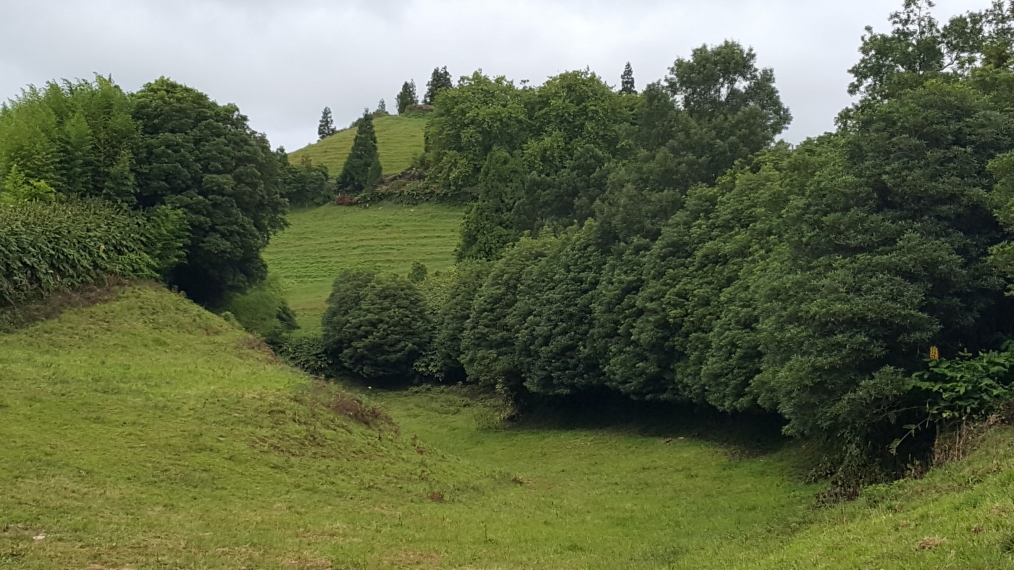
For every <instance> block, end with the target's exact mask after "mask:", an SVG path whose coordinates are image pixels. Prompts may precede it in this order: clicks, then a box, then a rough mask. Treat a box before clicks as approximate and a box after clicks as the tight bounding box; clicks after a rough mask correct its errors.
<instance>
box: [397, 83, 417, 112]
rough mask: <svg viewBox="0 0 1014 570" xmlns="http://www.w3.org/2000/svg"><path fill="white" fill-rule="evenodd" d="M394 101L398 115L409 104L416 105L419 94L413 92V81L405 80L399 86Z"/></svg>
mask: <svg viewBox="0 0 1014 570" xmlns="http://www.w3.org/2000/svg"><path fill="white" fill-rule="evenodd" d="M395 101H396V102H397V103H398V114H399V115H401V114H403V113H404V112H405V109H407V108H408V106H409V105H418V104H419V96H418V95H416V93H415V81H406V82H405V83H404V84H403V85H402V86H401V92H400V93H398V97H397V98H395Z"/></svg>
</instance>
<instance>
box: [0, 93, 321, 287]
mask: <svg viewBox="0 0 1014 570" xmlns="http://www.w3.org/2000/svg"><path fill="white" fill-rule="evenodd" d="M327 185H328V174H327V170H326V169H325V168H323V167H319V166H313V165H310V164H307V163H304V164H302V165H300V166H292V165H290V164H289V163H288V160H287V158H286V155H285V151H284V149H278V150H274V151H273V150H272V149H271V147H270V145H269V143H268V141H267V138H266V137H265V136H264V135H263V134H260V133H257V132H255V131H254V130H253V129H251V128H250V126H249V124H248V120H247V117H246V116H244V115H243V114H242V113H240V111H239V109H238V108H237V107H236V106H235V105H231V104H228V105H220V104H218V103H216V102H214V101H212V100H211V99H210V98H209V97H208V96H207V95H205V94H204V93H201V92H200V91H198V90H196V89H193V88H191V87H187V86H185V85H182V84H179V83H176V82H174V81H171V80H169V79H166V78H160V79H157V80H155V81H153V82H151V83H149V84H147V85H145V86H144V87H143V88H142V89H140V90H139V91H137V92H136V93H127V92H125V91H123V90H122V89H120V87H118V86H117V85H116V84H115V83H114V82H113V81H112V80H111V79H110V78H106V77H101V76H96V77H95V79H94V81H76V82H71V81H63V82H50V83H48V84H46V85H45V86H44V87H42V88H36V87H29V88H27V89H25V90H23V92H22V93H21V95H20V96H19V97H17V98H15V99H12V100H11V101H9V102H8V103H6V104H4V105H3V106H2V107H0V189H2V191H0V202H7V203H19V204H41V203H45V202H59V203H60V204H63V206H62V209H59V210H55V211H54V212H57V213H58V215H54V216H53V217H52V224H57V223H64V225H65V226H66V227H68V228H69V227H74V228H78V230H80V231H87V228H88V227H90V226H88V223H91V224H94V223H96V222H97V221H98V220H99V219H100V218H101V216H99V215H96V214H95V213H94V212H96V211H107V210H109V209H110V208H111V209H112V210H110V211H111V212H123V214H124V215H125V216H127V217H126V218H123V222H122V225H123V226H124V227H129V226H130V224H131V223H133V222H131V221H130V220H135V219H140V220H148V222H150V223H152V224H154V227H164V226H165V224H166V223H169V224H170V225H173V227H174V228H175V230H174V231H169V232H166V240H167V241H165V242H164V243H163V244H162V245H158V244H154V243H152V242H151V240H150V239H146V240H145V241H144V242H143V243H141V244H138V245H139V246H143V247H142V249H144V248H147V249H150V250H152V253H153V255H154V254H155V253H157V251H158V249H159V248H160V247H163V246H164V247H166V248H176V249H179V255H172V254H167V255H161V254H160V255H158V256H156V257H163V258H168V259H171V260H173V263H166V264H161V263H155V264H154V267H157V269H158V272H159V273H160V274H161V275H160V276H161V277H162V278H163V279H164V281H165V283H166V284H167V285H169V286H170V287H174V288H178V289H179V290H181V291H184V292H186V294H187V295H188V296H189V297H190V298H192V299H194V300H195V301H198V302H200V303H202V304H205V305H207V306H220V305H222V304H223V303H225V302H226V301H227V299H228V298H230V297H231V296H234V295H237V294H241V293H243V292H245V291H247V290H248V289H250V288H251V287H254V286H256V285H258V284H259V283H261V282H263V281H264V279H265V277H266V275H267V265H266V264H265V263H264V261H263V259H262V258H261V250H263V248H264V247H265V246H266V245H267V243H268V240H269V239H270V238H271V236H272V235H273V234H275V233H276V232H278V231H280V230H281V229H283V228H284V227H285V225H286V222H285V212H286V208H287V207H288V205H289V203H290V201H291V202H294V203H297V204H301V203H314V202H319V201H320V196H321V195H322V194H324V193H326V192H327ZM95 201H99V204H95ZM40 208H41V209H40ZM74 208H77V209H78V210H79V211H80V220H81V222H80V224H78V225H74V224H70V222H66V223H65V222H64V221H65V220H69V219H71V218H73V215H72V213H71V211H73V210H74ZM68 209H69V210H68ZM34 211H38V212H47V211H49V210H46V209H45V208H43V207H41V206H31V205H25V206H21V207H19V209H17V210H10V212H22V213H23V217H22V220H23V221H22V222H21V223H19V224H18V226H19V227H17V228H16V227H14V226H8V227H5V228H0V233H4V235H5V236H7V237H10V236H11V235H13V234H11V233H10V232H18V231H28V230H25V224H29V223H30V224H36V225H39V224H41V225H42V226H46V224H47V221H46V220H47V218H46V216H45V215H42V214H37V213H34V214H33V213H32V212H34ZM12 215H13V214H12ZM108 215H109V216H110V219H113V218H116V217H117V216H118V215H114V214H113V213H110V214H108ZM117 219H119V218H117ZM61 220H64V221H61ZM160 220H161V221H160ZM165 220H168V222H166V221H165ZM86 221H88V223H85V222H86ZM67 224H70V225H67ZM60 227H64V226H60ZM55 228H56V226H55V225H54V226H53V227H36V228H35V229H32V230H31V231H30V232H29V233H30V234H31V235H38V236H45V235H50V234H52V233H53V232H56V231H57V230H56V229H55ZM104 229H105V228H101V227H95V228H93V231H96V232H99V233H101V231H104ZM78 230H75V231H78ZM176 230H178V231H176ZM60 231H61V232H62V231H64V230H60ZM111 231H112V230H111ZM57 233H59V232H57ZM114 233H115V237H116V238H117V239H119V240H121V241H122V240H123V239H126V238H124V236H128V235H130V234H129V232H127V231H126V230H123V231H120V230H115V231H114ZM142 233H143V232H142ZM177 234H179V235H177ZM25 235H28V234H25ZM40 239H41V238H40ZM82 243H83V242H82ZM36 245H39V247H37V248H34V249H32V250H31V251H29V250H28V249H25V248H21V249H18V248H5V250H4V251H3V252H0V257H3V258H4V259H3V262H2V263H0V265H4V266H5V267H8V268H18V267H21V268H22V269H25V270H26V271H27V269H26V268H30V267H33V268H34V269H33V271H37V272H39V274H40V275H41V274H44V273H46V272H53V271H54V266H53V264H54V263H56V258H53V259H50V260H49V261H46V260H45V259H42V258H38V259H37V257H38V255H41V252H43V251H46V250H45V248H44V247H42V244H36ZM54 247H55V245H54ZM124 247H126V246H124ZM60 251H63V250H60ZM104 251H108V249H104ZM91 253H92V252H88V254H89V255H90V254H91ZM29 254H31V255H29ZM54 255H55V253H54ZM26 256H27V257H26ZM85 259H87V256H86V257H82V258H81V260H80V262H81V263H85V261H84V260H85ZM40 264H41V265H40ZM112 265H113V266H115V264H112ZM98 266H104V265H102V264H99V265H97V266H96V267H98ZM11 271H14V270H13V269H12V270H11ZM68 271H69V269H68ZM133 273H138V272H136V271H135V272H132V274H133ZM84 274H88V275H91V274H92V272H90V270H87V271H85V272H84ZM10 277H11V274H7V273H6V272H5V276H4V278H5V279H8V278H10ZM65 277H66V275H65ZM71 282H73V280H71ZM25 283H27V282H25ZM23 285H24V286H25V287H28V285H25V284H24V283H23ZM29 288H31V287H29Z"/></svg>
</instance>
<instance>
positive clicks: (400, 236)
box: [264, 204, 464, 329]
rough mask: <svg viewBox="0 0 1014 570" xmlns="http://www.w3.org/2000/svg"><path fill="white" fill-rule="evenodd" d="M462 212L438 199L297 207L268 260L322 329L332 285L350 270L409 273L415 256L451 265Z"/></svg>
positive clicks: (307, 318)
mask: <svg viewBox="0 0 1014 570" xmlns="http://www.w3.org/2000/svg"><path fill="white" fill-rule="evenodd" d="M463 211H464V210H463V209H462V208H460V207H452V206H440V205H436V204H421V205H418V206H402V205H392V204H379V205H374V206H371V207H369V208H364V207H358V206H356V207H343V206H331V205H328V206H322V207H320V208H314V209H310V210H301V211H296V212H292V213H291V214H290V215H289V223H290V226H289V228H287V229H286V230H285V231H284V232H282V233H281V234H279V235H277V236H275V237H274V238H272V240H271V244H270V245H269V246H268V248H267V249H266V250H265V251H264V259H265V260H267V262H268V267H269V268H270V269H269V270H270V272H271V274H272V275H276V276H278V277H280V278H281V279H282V282H283V285H284V286H285V288H286V295H287V297H288V300H289V304H290V306H291V307H292V309H293V310H294V311H295V312H296V315H297V317H298V319H299V323H300V325H302V326H303V327H304V328H311V329H312V328H319V327H320V317H321V315H323V314H324V308H325V301H326V300H327V296H328V294H329V293H330V291H331V284H332V283H333V282H334V279H335V277H337V276H338V274H339V273H341V272H342V271H344V270H346V269H366V270H371V271H394V272H397V273H401V274H402V275H405V274H407V273H408V271H409V270H410V269H411V267H412V263H413V262H416V261H418V262H420V263H423V264H425V265H426V267H427V269H428V270H429V271H430V272H431V273H432V272H434V271H439V270H441V269H446V268H448V267H450V266H451V265H452V264H453V263H454V248H455V247H456V246H457V244H458V239H459V236H460V226H461V217H462V215H463Z"/></svg>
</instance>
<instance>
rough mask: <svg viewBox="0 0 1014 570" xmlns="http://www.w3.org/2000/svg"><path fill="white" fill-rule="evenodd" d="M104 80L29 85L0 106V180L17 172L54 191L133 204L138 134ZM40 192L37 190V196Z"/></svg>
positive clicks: (117, 93) (127, 107)
mask: <svg viewBox="0 0 1014 570" xmlns="http://www.w3.org/2000/svg"><path fill="white" fill-rule="evenodd" d="M132 109H133V103H132V102H131V100H130V96H129V95H127V94H126V93H124V92H123V91H122V90H121V89H120V88H119V87H118V86H117V85H116V84H114V83H113V81H112V79H110V78H106V77H102V76H99V75H96V76H95V80H94V81H92V82H89V81H78V82H76V83H72V82H69V81H64V82H63V83H56V82H50V83H47V84H46V86H45V87H44V88H42V89H38V88H36V87H29V88H28V89H26V90H24V91H22V93H21V96H20V97H18V98H17V99H14V100H12V101H11V102H10V103H9V104H7V105H4V106H3V107H2V108H0V178H5V177H6V176H7V175H8V173H9V172H10V171H11V170H12V169H13V168H15V167H17V168H18V169H19V170H20V172H21V174H22V175H23V176H25V178H26V179H28V180H29V181H30V183H31V184H35V183H36V182H39V183H44V184H46V185H48V186H49V187H52V188H53V189H54V190H55V191H56V192H59V193H61V194H69V195H76V196H95V197H101V198H105V199H107V200H112V201H116V202H124V203H128V204H132V203H133V194H134V193H135V192H136V191H137V185H136V182H135V176H134V169H135V156H136V149H135V147H136V145H137V143H138V135H139V129H138V125H137V123H136V122H135V121H134V120H133V119H132V117H131V113H132ZM43 191H44V190H43Z"/></svg>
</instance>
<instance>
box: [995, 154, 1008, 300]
mask: <svg viewBox="0 0 1014 570" xmlns="http://www.w3.org/2000/svg"><path fill="white" fill-rule="evenodd" d="M989 171H990V173H991V174H992V175H993V176H994V177H995V178H996V180H997V184H996V187H995V188H994V189H993V193H992V195H991V196H990V202H991V203H990V205H991V206H992V207H993V212H994V214H995V215H996V218H997V220H998V221H999V222H1000V224H1002V225H1003V227H1004V228H1006V229H1007V234H1008V236H1007V238H1008V239H1007V240H1006V241H1004V243H1001V244H997V245H995V246H993V248H992V249H991V250H990V253H991V254H992V255H991V257H990V261H991V262H992V264H993V266H994V267H996V269H997V270H998V271H1000V272H1001V273H1003V274H1004V275H1006V276H1007V278H1008V279H1009V280H1011V281H1014V242H1012V241H1011V240H1010V235H1011V234H1014V152H1008V153H1006V154H1003V155H1001V156H999V157H997V158H995V159H993V161H991V162H990V163H989ZM1009 292H1010V293H1011V294H1014V285H1011V286H1010V289H1009Z"/></svg>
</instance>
